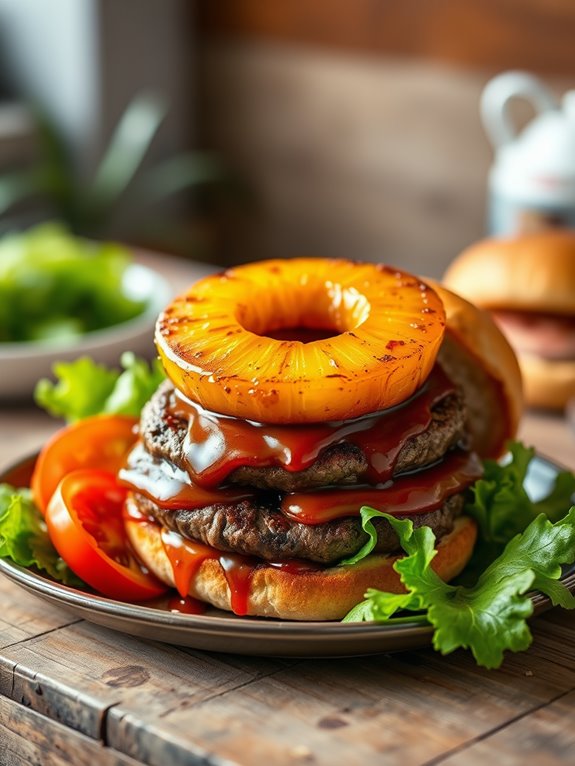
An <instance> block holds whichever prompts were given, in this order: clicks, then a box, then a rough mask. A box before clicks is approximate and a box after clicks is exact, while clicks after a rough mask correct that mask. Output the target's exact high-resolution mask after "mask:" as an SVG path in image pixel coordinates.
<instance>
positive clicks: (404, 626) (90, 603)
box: [0, 452, 575, 651]
mask: <svg viewBox="0 0 575 766" xmlns="http://www.w3.org/2000/svg"><path fill="white" fill-rule="evenodd" d="M37 456H38V452H35V453H31V454H28V455H25V456H24V457H22V458H21V459H20V460H18V461H17V462H15V463H13V464H11V465H8V466H5V467H3V468H2V470H0V483H1V482H4V481H6V480H7V478H8V476H10V475H11V474H14V473H16V472H17V471H19V470H20V471H22V470H25V469H26V467H27V466H28V465H29V464H30V463H32V462H33V461H35V460H36V458H37ZM535 458H536V459H537V460H538V461H539V462H542V463H545V464H547V466H548V467H549V468H551V469H553V470H554V471H557V472H558V471H561V470H563V467H562V466H561V465H560V464H558V463H557V462H556V461H554V460H551V459H550V458H548V457H546V456H545V455H541V454H540V453H538V452H536V454H535ZM0 573H1V574H3V575H4V576H6V577H7V578H8V579H9V580H11V581H12V582H14V583H15V584H17V585H19V586H20V587H23V588H24V589H25V590H27V591H28V592H30V593H32V594H34V595H36V596H38V597H40V598H44V599H47V600H49V601H50V602H52V603H55V604H57V605H59V606H60V607H61V608H64V609H65V608H68V609H70V610H72V611H76V613H78V612H77V610H81V611H87V612H96V613H97V614H99V615H103V616H104V617H111V618H119V619H122V620H127V621H129V622H130V623H133V624H134V623H135V624H137V625H143V626H146V625H147V626H149V625H153V626H154V627H156V628H171V629H175V630H179V631H181V630H183V631H186V632H189V633H190V634H196V635H199V636H202V637H205V636H206V635H215V634H217V637H218V638H224V637H225V636H226V635H229V636H233V637H237V634H238V633H240V634H241V635H242V637H243V638H245V639H250V638H255V637H258V638H261V639H264V638H270V637H271V636H277V637H278V638H279V637H280V636H281V637H282V638H283V639H289V638H290V637H291V638H293V639H298V638H299V639H302V640H303V639H305V640H307V641H309V640H310V639H311V640H313V639H316V640H324V641H325V640H328V641H329V640H330V639H331V640H338V639H343V640H353V639H354V638H358V637H360V636H361V637H363V638H364V639H368V638H369V637H371V638H374V637H376V636H381V637H382V638H383V637H386V638H388V639H390V638H393V637H397V638H402V637H404V638H408V637H411V638H412V639H413V638H414V637H417V638H420V639H421V645H422V646H425V645H428V644H429V643H430V639H431V636H432V633H433V626H432V625H431V624H429V623H421V622H419V621H417V620H416V619H414V620H413V621H410V620H409V619H408V618H406V622H403V623H401V624H400V625H397V624H393V625H389V624H385V623H376V622H349V623H346V622H341V621H291V620H277V619H273V618H265V617H241V616H237V615H233V614H231V613H230V614H229V615H226V616H223V617H220V616H218V615H212V614H200V615H193V614H184V613H178V612H172V611H168V610H162V609H158V608H156V607H153V606H148V605H146V603H145V602H143V603H132V602H123V601H117V600H115V599H110V598H107V597H106V596H102V595H99V594H96V593H90V592H87V591H84V590H80V589H78V588H73V587H71V586H67V585H64V584H62V583H59V582H57V581H55V580H52V579H51V578H50V577H49V576H47V575H43V574H41V573H40V572H37V571H34V570H33V569H32V568H27V567H23V566H20V565H19V564H16V563H14V562H13V561H11V560H10V559H2V558H0ZM560 582H562V583H563V584H564V585H565V586H566V587H567V588H568V589H569V590H570V591H571V592H572V593H575V565H574V566H573V567H572V568H571V569H570V570H569V571H568V572H566V573H565V574H564V575H563V576H562V577H561V579H560ZM529 596H530V598H531V600H532V602H533V607H534V608H533V613H532V615H531V617H534V616H536V615H538V614H540V613H542V612H544V611H546V610H547V609H550V608H551V607H552V606H553V605H552V603H551V599H549V597H547V596H545V595H544V594H542V593H540V592H532V593H530V594H529ZM84 619H86V620H87V621H90V617H89V615H87V616H86V617H85V618H84ZM109 627H111V626H109ZM118 630H121V629H120V628H118ZM123 632H125V631H123ZM159 640H162V639H159ZM167 643H170V641H169V639H168V640H167ZM171 643H173V644H175V645H178V644H177V642H175V641H172V642H171ZM407 648H411V647H406V649H407ZM382 651H390V649H388V648H386V649H382Z"/></svg>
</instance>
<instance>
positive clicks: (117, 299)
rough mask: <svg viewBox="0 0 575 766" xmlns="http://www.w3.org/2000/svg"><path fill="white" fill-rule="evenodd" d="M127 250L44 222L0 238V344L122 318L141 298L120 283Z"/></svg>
mask: <svg viewBox="0 0 575 766" xmlns="http://www.w3.org/2000/svg"><path fill="white" fill-rule="evenodd" d="M130 261H131V258H130V252H129V250H127V249H126V248H125V247H122V246H121V245H117V244H113V243H100V242H90V241H87V240H83V239H80V238H78V237H75V236H73V235H72V234H70V233H69V232H68V231H66V229H65V228H64V227H63V226H60V225H59V224H55V223H47V224H42V225H40V226H37V227H35V228H33V229H30V230H28V231H26V232H23V233H16V234H9V235H6V236H4V237H3V238H2V239H0V343H20V342H26V341H46V340H63V339H68V338H76V337H79V336H81V335H84V334H85V333H87V332H91V331H93V330H100V329H103V328H106V327H111V326H113V325H116V324H120V323H122V322H125V321H128V320H129V319H133V318H134V317H136V316H138V315H139V314H141V313H142V312H143V311H144V310H145V308H146V303H145V301H139V300H134V299H133V298H131V297H129V296H128V295H127V294H126V292H125V290H124V285H123V280H124V275H125V272H126V269H127V267H128V266H129V265H130Z"/></svg>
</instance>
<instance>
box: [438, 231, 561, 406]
mask: <svg viewBox="0 0 575 766" xmlns="http://www.w3.org/2000/svg"><path fill="white" fill-rule="evenodd" d="M444 282H445V284H446V285H447V286H448V287H449V288H451V289H453V290H455V291H456V292H458V293H460V294H461V295H463V296H465V297H466V298H468V299H469V300H471V301H473V302H474V303H476V304H477V305H478V306H481V307H483V308H486V309H489V310H492V311H494V312H514V315H515V314H516V315H517V316H518V317H520V316H524V317H525V318H526V319H527V318H529V324H528V325H527V327H528V328H529V329H528V330H527V331H528V332H531V334H532V341H531V345H532V344H533V343H539V344H540V348H541V353H535V352H534V350H533V348H529V349H528V348H523V347H522V342H521V341H522V339H521V338H520V337H516V336H515V335H514V334H513V333H512V330H513V327H512V326H510V327H509V328H507V327H506V325H504V324H502V327H503V328H504V330H505V331H506V332H508V337H509V339H510V340H511V342H512V343H514V345H515V350H516V353H517V356H518V358H519V364H520V367H521V371H522V373H523V380H524V385H525V401H526V403H527V404H529V405H531V406H533V407H547V408H551V409H561V408H563V407H564V406H565V405H566V403H567V401H568V400H569V399H570V398H571V397H575V358H570V354H569V353H568V352H567V354H566V358H552V357H551V355H550V354H549V353H548V352H549V348H550V343H551V342H552V340H553V338H549V335H548V333H547V332H546V331H545V329H544V327H543V323H542V324H541V327H539V326H538V325H537V321H538V320H537V317H538V315H542V316H543V317H544V318H545V322H546V323H547V325H548V326H549V322H552V321H553V317H556V318H557V321H556V326H557V330H558V331H559V330H561V327H563V328H565V327H567V328H569V327H570V325H569V324H567V325H565V321H566V320H567V323H568V322H569V320H570V319H572V320H573V333H574V334H575V231H570V230H549V231H544V232H538V233H533V234H525V235H521V236H517V237H514V238H508V239H486V240H483V241H481V242H478V243H477V244H475V245H472V246H471V247H469V248H467V249H466V250H464V251H463V253H461V255H460V256H459V257H458V258H456V259H455V261H454V262H453V263H452V264H451V266H450V267H449V268H448V270H447V272H446V273H445V277H444ZM496 315H497V314H496ZM501 316H502V319H503V318H504V316H505V315H504V314H503V315H501ZM502 319H501V320H500V321H502ZM561 333H562V337H563V341H562V343H563V347H564V348H567V347H569V348H572V336H570V331H569V329H562V330H561ZM569 337H571V340H569ZM555 356H556V357H557V356H558V355H557V354H555Z"/></svg>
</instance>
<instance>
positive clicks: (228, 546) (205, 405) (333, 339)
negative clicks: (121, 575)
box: [121, 259, 521, 620]
mask: <svg viewBox="0 0 575 766" xmlns="http://www.w3.org/2000/svg"><path fill="white" fill-rule="evenodd" d="M156 343H157V347H158V351H159V353H160V356H161V358H162V361H163V363H164V366H165V368H166V372H167V375H168V380H167V381H166V382H165V383H164V384H162V385H161V386H160V388H159V389H158V391H157V392H156V394H155V395H154V396H153V397H152V399H151V401H150V402H149V403H148V405H147V406H146V407H145V409H144V411H143V414H142V419H141V423H140V440H139V442H138V444H137V445H136V446H135V448H134V449H133V451H132V452H131V454H130V456H129V459H128V464H127V467H126V468H125V469H124V470H123V471H122V472H121V481H122V483H124V484H125V485H126V486H128V487H129V489H130V493H129V496H128V501H127V505H126V529H127V532H128V536H129V538H130V541H131V544H132V545H133V547H134V550H135V551H136V552H137V554H138V556H139V557H140V559H141V560H142V561H143V562H144V563H145V565H146V566H147V567H148V568H149V569H150V570H151V571H152V572H153V573H154V574H156V576H157V577H159V579H160V580H162V581H163V582H166V583H168V584H170V585H172V586H175V587H177V589H178V591H179V592H180V595H181V596H187V595H191V596H193V597H195V598H198V599H200V600H202V601H205V602H207V603H210V604H213V605H215V606H217V607H220V608H222V609H227V610H232V611H234V612H235V613H236V614H249V615H259V616H268V617H280V618H283V619H296V620H316V619H317V620H328V619H338V618H341V617H342V616H344V615H345V614H346V612H347V611H348V610H349V609H350V608H351V607H352V606H354V605H355V604H356V603H358V602H359V601H360V600H361V599H362V597H363V595H364V592H365V590H366V589H367V588H368V587H375V588H380V589H382V590H387V591H392V592H399V591H401V589H402V586H401V583H400V581H399V577H398V575H397V573H396V572H395V570H394V569H393V566H392V565H393V563H394V561H395V560H396V559H397V556H398V555H400V551H399V550H398V548H399V543H398V539H397V537H396V535H395V533H394V532H393V530H392V528H391V526H390V525H389V524H388V523H387V521H386V520H385V519H381V518H378V519H375V521H374V524H375V527H376V529H377V543H376V546H375V549H374V550H373V552H372V553H371V554H370V555H369V556H367V557H366V558H364V559H363V560H362V561H361V562H360V563H356V564H351V563H348V562H349V559H350V558H352V557H353V556H354V555H355V554H356V553H357V552H358V551H359V550H360V548H362V546H363V545H364V543H365V542H366V539H367V535H366V533H365V532H364V531H363V528H362V524H361V518H360V509H361V507H362V506H370V507H373V508H376V509H378V510H381V511H385V512H387V513H391V514H394V515H398V516H401V517H402V518H408V519H410V520H411V521H413V523H414V525H415V526H420V525H424V524H425V525H427V526H430V527H431V528H432V530H433V531H434V533H435V535H436V538H437V539H438V541H439V543H438V553H437V555H436V557H435V559H434V561H433V566H434V568H435V569H436V571H437V572H438V573H439V574H440V575H441V576H442V577H443V578H444V579H450V578H452V577H454V576H455V575H457V574H458V573H459V572H460V571H461V569H462V568H463V567H464V566H465V564H466V563H467V561H468V559H469V557H470V555H471V552H472V548H473V545H474V542H475V537H476V530H475V525H474V522H473V521H472V520H471V519H469V518H467V517H465V516H464V515H463V513H462V511H463V505H464V496H465V492H466V491H468V489H469V487H470V486H471V485H472V484H473V483H474V481H476V480H477V479H478V478H479V477H480V475H481V463H480V460H479V458H478V455H481V456H485V455H491V456H493V455H497V454H499V453H500V452H501V450H502V448H503V444H504V441H505V439H506V438H507V437H509V436H510V435H512V433H513V432H514V430H515V427H516V424H517V419H518V416H519V410H520V399H521V396H520V379H519V373H518V368H517V364H516V361H515V357H514V355H513V353H512V352H511V350H510V348H509V346H508V344H507V343H506V341H505V340H504V339H503V337H502V335H501V333H500V332H499V331H498V330H497V329H496V327H495V325H494V324H493V322H492V321H491V320H490V319H489V317H488V316H487V315H485V314H483V313H482V312H479V311H478V310H477V309H475V308H474V307H473V306H471V304H468V303H467V302H466V301H464V300H462V299H460V298H458V297H457V296H455V295H453V294H452V293H449V292H448V291H446V290H444V289H443V288H440V287H438V286H436V287H435V289H434V288H433V287H432V286H430V285H429V284H427V283H425V282H423V281H422V280H420V279H419V278H417V277H414V276H412V275H409V274H406V273H404V272H401V271H398V270H396V269H392V268H388V267H381V266H377V265H374V264H360V263H354V262H347V261H330V260H322V259H298V260H293V261H268V262H262V263H259V264H252V265H248V266H243V267H239V268H237V269H233V270H231V271H227V272H224V273H223V274H220V275H217V276H214V277H208V278H207V279H205V280H202V281H201V282H200V283H198V284H196V285H195V286H193V287H192V288H191V289H190V291H189V292H187V293H186V294H185V295H183V296H181V297H180V298H178V299H176V300H175V301H174V302H173V303H172V304H171V305H170V306H168V307H167V308H166V310H165V311H164V312H163V314H162V315H161V316H160V318H159V320H158V324H157V332H156Z"/></svg>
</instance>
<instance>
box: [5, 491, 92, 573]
mask: <svg viewBox="0 0 575 766" xmlns="http://www.w3.org/2000/svg"><path fill="white" fill-rule="evenodd" d="M0 558H8V559H11V560H12V561H14V562H15V563H16V564H19V565H20V566H23V567H30V566H34V567H36V568H37V569H40V570H42V571H44V572H46V573H47V574H48V575H50V577H52V578H53V579H55V580H58V581H59V582H62V583H64V584H65V585H73V586H77V585H81V584H82V582H81V580H79V579H78V578H77V577H76V575H75V574H74V573H73V572H72V571H71V570H70V569H69V567H68V566H67V565H66V564H65V562H64V561H63V560H62V559H61V558H60V556H59V555H58V553H57V552H56V549H55V548H54V546H53V545H52V543H51V542H50V538H49V537H48V532H47V529H46V524H45V522H44V519H43V518H42V516H41V514H40V512H39V511H38V509H37V508H36V506H35V505H34V503H33V501H32V495H31V492H30V490H29V489H16V488H15V487H12V486H10V485H9V484H0Z"/></svg>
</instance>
